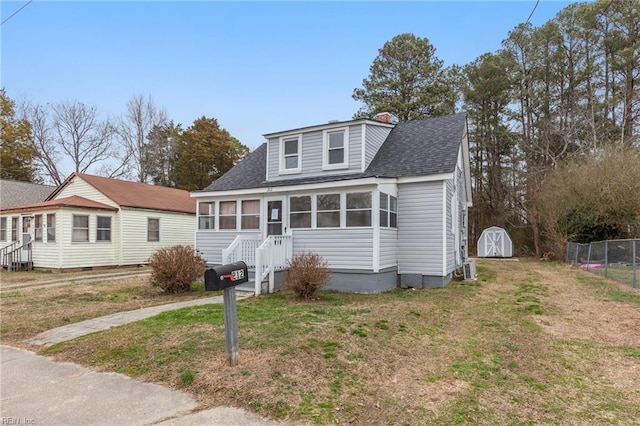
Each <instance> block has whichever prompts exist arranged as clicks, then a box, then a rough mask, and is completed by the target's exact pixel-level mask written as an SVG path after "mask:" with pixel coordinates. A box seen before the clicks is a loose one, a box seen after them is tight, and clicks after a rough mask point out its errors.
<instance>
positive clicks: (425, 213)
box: [398, 181, 444, 276]
mask: <svg viewBox="0 0 640 426" xmlns="http://www.w3.org/2000/svg"><path fill="white" fill-rule="evenodd" d="M442 191H443V185H442V181H438V182H424V183H408V184H401V185H398V271H399V273H401V274H422V275H432V276H442V275H443V270H442V262H443V258H442V256H443V252H442V245H443V244H444V242H443V241H442V231H443V230H442V223H443V209H442V199H443V193H442Z"/></svg>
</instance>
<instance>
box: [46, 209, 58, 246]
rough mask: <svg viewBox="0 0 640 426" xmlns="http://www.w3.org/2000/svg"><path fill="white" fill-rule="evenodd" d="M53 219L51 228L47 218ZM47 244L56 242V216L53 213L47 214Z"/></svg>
mask: <svg viewBox="0 0 640 426" xmlns="http://www.w3.org/2000/svg"><path fill="white" fill-rule="evenodd" d="M50 217H51V218H53V226H51V224H50V222H49V218H50ZM52 236H53V238H51V237H52ZM47 242H48V243H55V242H56V214H55V213H47Z"/></svg>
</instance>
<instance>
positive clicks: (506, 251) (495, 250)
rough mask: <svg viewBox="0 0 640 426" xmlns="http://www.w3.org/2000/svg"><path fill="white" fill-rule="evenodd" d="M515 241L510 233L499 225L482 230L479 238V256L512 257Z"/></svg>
mask: <svg viewBox="0 0 640 426" xmlns="http://www.w3.org/2000/svg"><path fill="white" fill-rule="evenodd" d="M512 256H513V242H512V241H511V237H510V236H509V233H508V232H507V231H506V230H504V229H502V228H500V227H497V226H492V227H490V228H487V229H485V230H484V231H482V235H480V239H479V240H478V257H512Z"/></svg>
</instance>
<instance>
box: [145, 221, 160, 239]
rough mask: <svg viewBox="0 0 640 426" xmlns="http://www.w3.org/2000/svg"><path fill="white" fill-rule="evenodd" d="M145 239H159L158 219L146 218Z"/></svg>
mask: <svg viewBox="0 0 640 426" xmlns="http://www.w3.org/2000/svg"><path fill="white" fill-rule="evenodd" d="M147 241H160V219H158V218H152V217H150V218H148V219H147Z"/></svg>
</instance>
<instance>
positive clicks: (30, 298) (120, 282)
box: [0, 270, 212, 349]
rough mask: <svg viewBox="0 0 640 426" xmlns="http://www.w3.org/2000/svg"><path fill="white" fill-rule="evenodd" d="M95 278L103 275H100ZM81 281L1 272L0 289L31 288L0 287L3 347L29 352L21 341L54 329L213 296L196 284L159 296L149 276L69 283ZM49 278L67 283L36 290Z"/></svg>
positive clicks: (70, 276) (71, 276) (67, 276)
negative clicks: (19, 284) (24, 284)
mask: <svg viewBox="0 0 640 426" xmlns="http://www.w3.org/2000/svg"><path fill="white" fill-rule="evenodd" d="M118 272H122V270H119V271H118ZM100 273H102V274H104V273H105V271H101V272H100ZM13 274H16V275H13ZM81 276H82V277H85V276H87V273H86V272H85V273H73V274H43V273H40V272H16V273H14V272H3V274H2V276H1V279H2V282H3V284H6V283H7V282H9V283H11V282H28V283H33V284H34V285H30V286H29V287H24V288H19V287H16V288H10V287H4V288H2V290H1V291H0V307H1V308H2V310H1V312H0V335H1V339H2V343H5V344H11V345H13V346H21V347H25V348H29V349H34V348H33V347H29V345H28V344H26V343H25V342H24V341H25V340H27V339H29V338H31V337H33V336H35V335H37V334H38V333H41V332H43V331H45V330H49V329H52V328H55V327H59V326H62V325H66V324H70V323H75V322H79V321H83V320H86V319H90V318H97V317H100V316H103V315H109V314H112V313H115V312H122V311H129V310H133V309H140V308H144V307H148V306H155V305H162V304H165V303H171V302H177V301H182V300H188V299H194V298H198V297H206V296H212V294H211V293H207V292H205V291H204V289H203V288H202V285H195V286H194V289H195V291H194V292H192V293H190V294H183V295H171V294H162V293H161V292H160V291H159V290H158V289H157V288H154V287H151V285H150V284H149V277H148V276H143V277H134V278H108V279H107V278H96V279H95V281H84V280H83V281H82V282H75V281H74V280H75V279H77V278H79V277H81ZM53 279H56V280H58V279H66V280H68V281H69V284H68V285H59V284H56V286H54V287H38V286H37V285H36V283H38V282H48V281H50V280H53Z"/></svg>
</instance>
